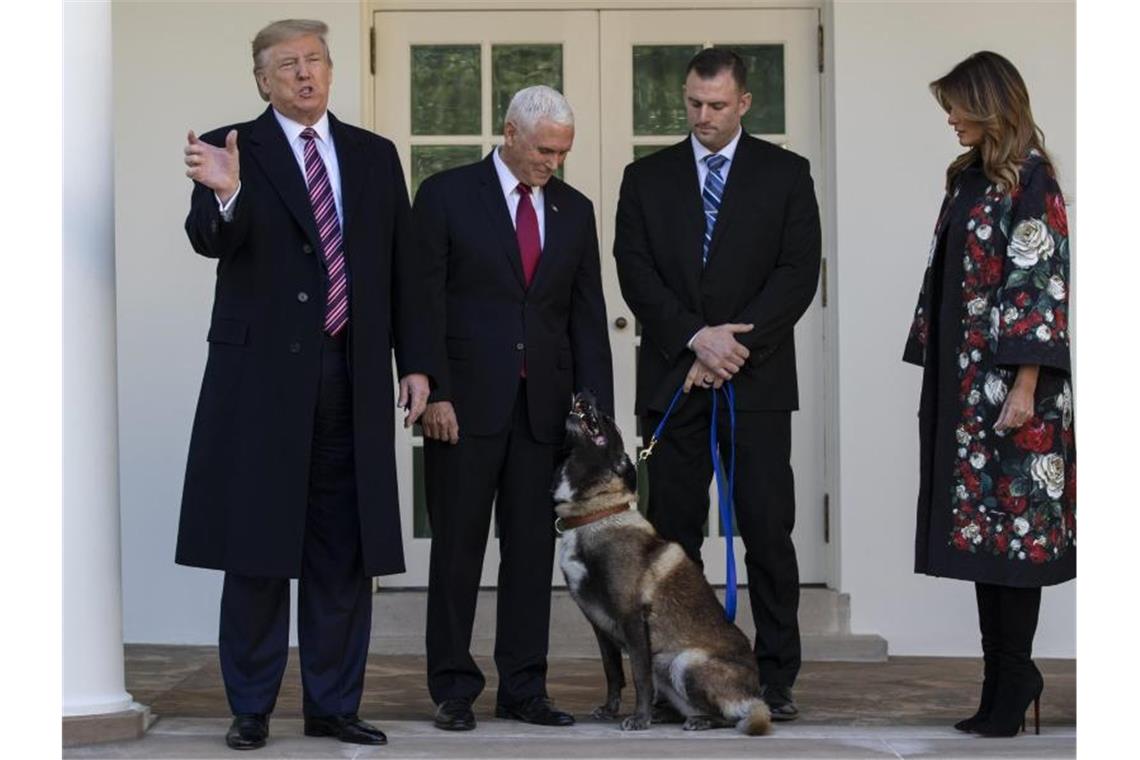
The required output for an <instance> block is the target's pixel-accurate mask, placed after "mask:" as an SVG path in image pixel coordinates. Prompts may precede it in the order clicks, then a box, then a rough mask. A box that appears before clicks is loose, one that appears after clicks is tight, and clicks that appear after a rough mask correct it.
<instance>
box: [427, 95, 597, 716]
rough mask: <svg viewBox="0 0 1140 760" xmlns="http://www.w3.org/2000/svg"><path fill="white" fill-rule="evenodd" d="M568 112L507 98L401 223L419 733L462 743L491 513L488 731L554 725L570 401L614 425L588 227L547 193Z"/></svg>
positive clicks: (557, 187)
mask: <svg viewBox="0 0 1140 760" xmlns="http://www.w3.org/2000/svg"><path fill="white" fill-rule="evenodd" d="M573 140H574V121H573V113H572V112H571V110H570V106H569V104H567V102H566V100H565V98H564V97H563V96H562V95H561V94H560V93H558V92H556V91H555V90H552V89H550V88H549V87H542V86H538V87H529V88H527V89H524V90H521V91H519V92H518V93H516V94H515V96H514V98H513V99H512V100H511V103H510V105H509V106H508V109H507V114H506V123H505V126H504V129H503V145H502V147H501V148H498V149H495V150H493V151H492V152H491V154H490V155H488V156H487V157H486V158H485V159H484V160H483V161H480V162H478V163H475V164H471V165H468V166H463V167H460V168H457V169H452V170H450V171H445V172H442V173H440V174H437V175H435V176H433V177H431V178H429V179H428V180H427V181H425V182H424V183H423V185H421V186H420V189H419V192H418V193H417V195H416V200H415V208H414V212H413V219H414V226H415V230H416V240H417V242H418V250H419V255H420V256H421V257H423V259H424V263H425V266H426V268H427V270H428V272H427V281H428V284H427V288H426V290H425V299H424V302H425V306H426V311H427V313H429V314H431V315H433V317H435V318H436V320H437V321H435V322H434V331H433V334H432V338H431V346H432V348H433V351H434V353H433V357H432V362H433V366H438V367H440V368H441V369H440V371H439V372H438V374H437V375H436V377H435V380H436V386H435V388H434V389H433V391H432V395H431V399H430V402H429V403H428V405H427V411H426V412H425V413H424V417H423V431H424V469H425V475H426V486H427V506H428V515H429V517H430V520H431V529H432V544H431V568H430V578H429V586H428V617H427V660H428V687H429V690H430V692H431V696H432V699H433V700H434V701H435V702H436V704H437V705H438V708H437V711H436V716H435V724H436V725H437V726H438V727H440V728H443V729H448V730H468V729H472V728H474V727H475V716H474V713H473V712H472V710H471V703H472V702H473V701H474V700H475V698H476V697H477V696H478V695H479V693H480V692H481V691H482V689H483V685H484V678H483V674H482V673H481V672H480V670H479V668H478V666H477V665H476V664H475V661H474V660H473V659H472V658H471V654H470V644H471V626H472V623H473V621H474V616H475V601H476V595H477V593H478V590H479V576H480V572H481V568H482V563H483V553H484V550H485V547H486V542H487V532H488V527H489V523H490V518H491V505H492V502H494V504H495V518H496V524H497V526H498V534H499V556H500V564H499V582H498V621H497V624H496V627H495V664H496V666H497V668H498V671H499V690H498V698H497V704H496V710H495V714H496V716H498V717H506V718H513V719H516V720H522V721H526V722H529V723H537V724H542V725H556V726H563V725H570V724H571V723H573V722H574V719H573V718H572V717H571V716H570V715H569V714H567V713H564V712H561V711H559V710H556V709H555V708H554V707H553V706H552V705H551V704H550V702H549V700H548V699H547V695H546V653H547V646H548V638H549V636H548V634H549V627H550V583H551V570H552V568H553V553H554V528H553V526H554V504H553V500H552V497H551V492H550V489H551V482H552V480H553V477H554V467H555V460H556V458H557V457H558V455H559V451H560V447H561V444H562V442H563V438H564V432H565V423H566V415H567V413H568V412H569V409H570V398H571V392H572V391H575V390H582V389H589V390H592V391H593V392H594V393H595V394H596V396H597V398H598V402H599V404H600V405H601V406H602V407H603V408H605V409H607V410H609V411H610V412H611V413H612V411H613V377H612V375H613V370H612V365H611V359H610V347H609V338H608V336H607V333H606V309H605V301H604V298H603V295H602V283H601V265H600V262H599V257H598V239H597V231H596V227H595V224H594V210H593V206H592V204H591V203H590V201H589V200H588V199H587V198H586V197H585V196H583V195H582V194H581V193H579V192H578V191H576V190H574V189H573V188H572V187H570V186H569V185H567V184H566V183H565V182H562V181H561V180H559V179H558V178H557V177H555V176H554V173H555V171H556V170H557V169H558V167H559V166H561V165H562V162H563V160H564V159H565V157H566V154H567V153H568V152H569V151H570V147H571V145H572V143H573Z"/></svg>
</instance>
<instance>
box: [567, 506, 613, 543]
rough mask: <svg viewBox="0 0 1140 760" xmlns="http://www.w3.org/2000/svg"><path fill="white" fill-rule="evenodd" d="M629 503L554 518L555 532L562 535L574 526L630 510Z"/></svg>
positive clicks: (587, 523) (577, 526) (579, 526)
mask: <svg viewBox="0 0 1140 760" xmlns="http://www.w3.org/2000/svg"><path fill="white" fill-rule="evenodd" d="M629 508H630V505H629V504H619V505H617V506H616V507H610V508H609V509H603V510H600V511H598V512H591V513H589V514H588V515H574V516H573V517H559V518H556V519H555V520H554V532H555V533H557V534H558V535H560V536H561V535H562V534H563V533H565V532H566V531H568V530H573V529H574V528H581V527H582V526H583V525H589V524H590V523H592V522H597V521H598V520H601V519H602V518H605V517H611V516H613V515H620V514H621V513H622V512H628V511H629Z"/></svg>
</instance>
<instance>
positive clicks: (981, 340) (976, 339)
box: [966, 330, 986, 348]
mask: <svg viewBox="0 0 1140 760" xmlns="http://www.w3.org/2000/svg"><path fill="white" fill-rule="evenodd" d="M966 342H967V343H969V344H970V345H971V346H973V347H974V348H985V346H986V336H984V335H982V334H981V333H980V332H979V331H977V330H970V334H969V336H968V337H967V338H966Z"/></svg>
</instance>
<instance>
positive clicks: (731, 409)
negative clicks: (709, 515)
mask: <svg viewBox="0 0 1140 760" xmlns="http://www.w3.org/2000/svg"><path fill="white" fill-rule="evenodd" d="M721 392H723V393H724V396H725V404H726V405H727V406H728V422H729V426H728V429H729V442H730V447H729V455H728V472H727V474H726V473H725V468H724V461H723V459H722V457H721V455H720V446H719V445H718V443H717V439H718V436H717V416H718V415H717V391H715V390H714V391H713V392H712V394H713V396H712V420H711V422H710V423H709V453H710V454H711V455H712V463H713V471H714V472H715V473H716V493H717V502H718V506H719V514H720V526H721V531H722V532H723V533H724V563H725V568H724V616H725V619H727V620H728V622H730V623H732V622H734V621H735V620H736V546H735V544H734V543H733V540H732V511H733V510H732V495H733V493H735V491H736V393H735V392H734V391H733V388H732V381H728V382H726V383H725V384H724V385H723V386H721Z"/></svg>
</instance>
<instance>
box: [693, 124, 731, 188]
mask: <svg viewBox="0 0 1140 760" xmlns="http://www.w3.org/2000/svg"><path fill="white" fill-rule="evenodd" d="M742 134H744V130H743V129H737V130H736V136H735V137H733V138H732V139H731V140H729V142H728V145H726V146H724V147H723V148H721V149H720V150H718V151H717V153H718V154H720V155H722V156H724V157H725V158H726V159H728V160H727V161H725V163H724V166H722V167H721V168H720V176H721V179H723V180H724V181H725V182H728V170H729V169H731V168H732V157H733V156H735V155H736V145H737V143H739V142H740V136H741V135H742ZM689 142H690V143H692V145H693V157H694V158H695V159H696V162H697V192H700V193H703V192H704V191H705V177H707V176H708V175H709V165H708V164H707V163H705V156H711V155H712V151H711V150H709V149H708V148H706V147H705V146H704V145H701V141H700V140H698V139H697V136H696V135H694V134H692V133H690V134H689Z"/></svg>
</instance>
